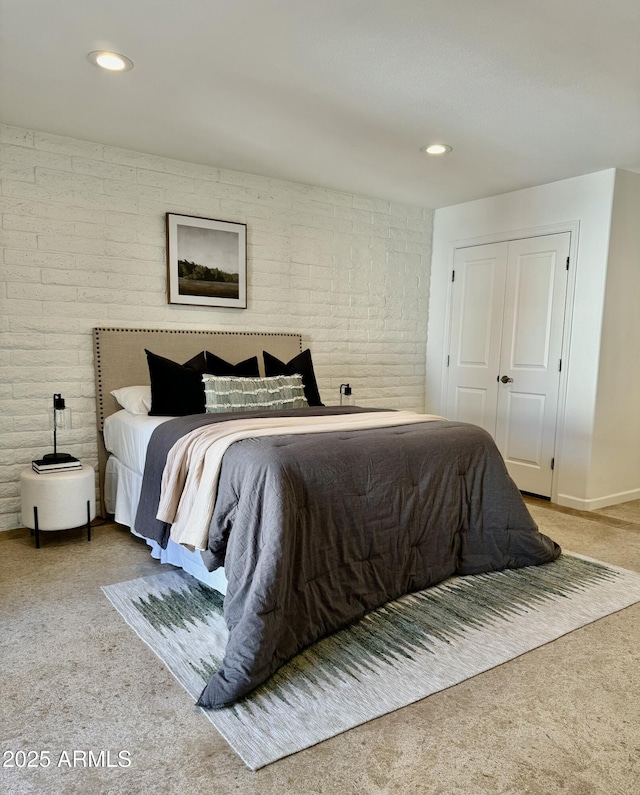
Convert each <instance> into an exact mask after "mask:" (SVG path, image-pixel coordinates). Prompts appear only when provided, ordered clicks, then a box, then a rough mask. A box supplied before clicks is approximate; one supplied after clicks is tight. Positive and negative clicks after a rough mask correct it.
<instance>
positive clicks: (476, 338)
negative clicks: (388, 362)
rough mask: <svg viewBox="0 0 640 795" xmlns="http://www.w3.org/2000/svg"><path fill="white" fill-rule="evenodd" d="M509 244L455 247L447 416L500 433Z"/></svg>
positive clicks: (491, 432) (493, 434)
mask: <svg viewBox="0 0 640 795" xmlns="http://www.w3.org/2000/svg"><path fill="white" fill-rule="evenodd" d="M506 265H507V246H506V244H504V243H499V244H490V245H486V246H473V247H472V248H460V249H457V250H456V254H455V261H454V271H453V274H452V278H453V282H454V283H453V306H452V315H451V317H452V323H451V345H450V354H449V379H448V392H447V417H448V418H449V419H451V420H457V421H459V422H470V423H473V424H474V425H479V426H480V427H481V428H484V429H485V430H486V431H488V432H489V433H490V434H491V435H492V436H495V433H496V407H497V399H498V383H497V381H496V375H497V374H498V371H499V369H500V347H501V337H502V325H503V323H502V318H503V307H504V288H505V273H506Z"/></svg>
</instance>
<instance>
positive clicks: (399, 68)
mask: <svg viewBox="0 0 640 795" xmlns="http://www.w3.org/2000/svg"><path fill="white" fill-rule="evenodd" d="M98 49H113V50H115V51H117V52H121V53H123V54H125V55H127V56H128V57H129V58H131V59H132V60H133V61H134V63H135V68H134V69H133V71H131V72H127V73H123V74H109V73H105V72H102V71H101V70H99V69H97V68H96V67H95V66H92V65H91V64H90V63H89V62H88V60H87V58H86V56H87V54H88V53H89V52H90V51H92V50H98ZM0 120H1V121H3V122H4V123H6V124H12V125H17V126H22V127H29V128H33V129H36V130H42V131H46V132H51V133H56V134H61V135H70V136H73V137H75V138H82V139H88V140H91V141H98V142H101V143H106V144H110V145H115V146H120V147H125V148H128V149H134V150H139V151H142V152H149V153H153V154H158V155H162V156H166V157H172V158H178V159H181V160H188V161H192V162H194V163H203V164H208V165H214V166H220V167H224V168H230V169H237V170H240V171H245V172H250V173H256V174H263V175H267V176H272V177H278V178H282V179H286V180H293V181H297V182H304V183H309V184H313V185H320V186H325V187H329V188H334V189H338V190H344V191H348V192H352V193H359V194H364V195H369V196H378V197H383V198H387V199H393V200H395V201H400V202H406V203H410V204H418V205H422V206H427V207H443V206H447V205H450V204H455V203H458V202H461V201H466V200H469V199H474V198H479V197H483V196H488V195H493V194H497V193H502V192H505V191H509V190H514V189H517V188H522V187H528V186H531V185H538V184H542V183H546V182H552V181H554V180H558V179H564V178H566V177H571V176H577V175H580V174H586V173H590V172H593V171H599V170H601V169H605V168H611V167H620V168H626V169H629V170H634V171H640V0H609V2H608V3H604V2H603V0H57V2H50V1H49V0H0ZM431 141H444V142H446V143H448V144H450V145H451V146H452V147H453V152H452V153H451V154H449V155H447V156H446V157H443V158H428V157H427V156H426V155H424V154H422V153H421V152H420V147H421V146H422V145H424V144H426V143H429V142H431Z"/></svg>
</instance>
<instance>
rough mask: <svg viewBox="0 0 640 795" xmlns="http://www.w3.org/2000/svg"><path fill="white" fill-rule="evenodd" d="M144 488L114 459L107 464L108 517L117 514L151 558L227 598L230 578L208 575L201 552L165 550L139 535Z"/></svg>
mask: <svg viewBox="0 0 640 795" xmlns="http://www.w3.org/2000/svg"><path fill="white" fill-rule="evenodd" d="M141 488H142V476H141V475H139V474H138V473H137V472H133V471H132V470H131V469H129V468H128V467H126V466H125V465H124V464H123V463H122V462H121V461H119V460H118V459H117V458H115V457H114V456H111V457H110V458H109V460H108V461H107V468H106V472H105V488H104V501H105V510H106V511H107V513H110V514H114V516H115V520H116V522H118V524H123V525H125V526H126V527H128V528H129V529H130V530H131V532H132V533H133V534H134V535H136V536H138V538H142V539H143V540H144V541H145V542H146V543H147V544H148V545H149V546H150V547H151V556H152V557H154V558H156V559H157V560H159V561H160V562H161V563H169V564H171V565H172V566H178V567H179V568H181V569H184V571H186V572H187V573H188V574H191V576H193V577H195V578H196V579H197V580H200V582H202V583H204V584H205V585H209V586H210V587H211V588H215V589H216V591H219V592H220V593H222V594H225V593H226V592H227V578H226V577H225V575H224V569H216V571H208V570H207V568H206V567H205V565H204V563H203V562H202V558H201V557H200V553H199V552H197V551H196V552H190V551H189V550H188V549H185V548H184V547H181V546H180V545H179V544H174V543H173V541H169V543H168V544H167V548H166V549H163V548H162V547H161V546H160V545H159V544H157V543H156V542H155V541H152V540H151V539H149V538H145V537H144V536H142V535H140V533H137V532H136V529H135V519H136V512H137V509H138V502H139V501H140V490H141Z"/></svg>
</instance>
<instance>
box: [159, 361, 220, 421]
mask: <svg viewBox="0 0 640 795" xmlns="http://www.w3.org/2000/svg"><path fill="white" fill-rule="evenodd" d="M145 353H146V354H147V364H148V365H149V378H150V380H151V410H150V411H149V414H150V415H152V416H156V417H163V416H170V417H183V416H185V415H186V414H204V410H205V407H204V384H203V383H202V373H205V372H206V357H205V354H204V351H203V352H202V353H199V354H198V355H197V356H194V357H193V359H189V361H188V362H186V363H185V364H178V363H177V362H172V361H171V359H165V358H164V356H158V355H157V354H155V353H151V351H148V350H146V348H145Z"/></svg>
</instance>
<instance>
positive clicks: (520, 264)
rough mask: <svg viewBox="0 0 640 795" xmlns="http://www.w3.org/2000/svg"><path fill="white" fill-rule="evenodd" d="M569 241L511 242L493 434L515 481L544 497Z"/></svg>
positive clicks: (557, 383) (555, 403) (552, 435)
mask: <svg viewBox="0 0 640 795" xmlns="http://www.w3.org/2000/svg"><path fill="white" fill-rule="evenodd" d="M569 244H570V234H569V233H568V232H567V233H564V234H559V235H547V236H544V237H534V238H528V239H523V240H513V241H510V242H509V246H508V261H507V282H506V290H505V302H504V321H503V330H502V351H501V357H500V381H499V382H498V422H497V424H496V437H495V438H496V443H497V445H498V448H499V449H500V452H501V453H502V455H503V456H504V459H505V462H506V464H507V468H508V470H509V474H510V475H511V477H512V478H513V479H514V480H515V482H516V483H517V484H518V488H520V489H521V490H522V491H529V492H532V493H533V494H540V495H542V496H545V497H550V496H551V484H552V477H553V472H552V460H553V458H554V448H555V434H556V422H557V416H558V392H559V386H560V358H561V355H562V335H563V319H564V307H565V297H566V290H567V258H568V256H569ZM505 381H506V383H505Z"/></svg>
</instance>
